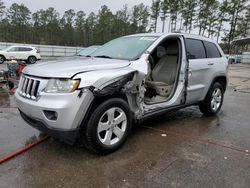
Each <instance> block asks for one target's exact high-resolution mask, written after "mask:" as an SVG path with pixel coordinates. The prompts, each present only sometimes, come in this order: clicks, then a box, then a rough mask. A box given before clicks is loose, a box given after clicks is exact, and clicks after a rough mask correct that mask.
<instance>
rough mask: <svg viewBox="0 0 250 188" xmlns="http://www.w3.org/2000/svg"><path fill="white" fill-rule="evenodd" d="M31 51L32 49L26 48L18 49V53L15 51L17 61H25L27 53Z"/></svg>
mask: <svg viewBox="0 0 250 188" xmlns="http://www.w3.org/2000/svg"><path fill="white" fill-rule="evenodd" d="M31 51H32V48H28V47H18V51H17V53H16V54H17V55H16V56H17V59H20V60H27V59H28V56H29V53H30V52H31Z"/></svg>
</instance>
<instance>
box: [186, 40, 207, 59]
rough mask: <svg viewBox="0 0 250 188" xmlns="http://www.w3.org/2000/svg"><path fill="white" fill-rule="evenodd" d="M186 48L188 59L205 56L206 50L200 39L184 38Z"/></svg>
mask: <svg viewBox="0 0 250 188" xmlns="http://www.w3.org/2000/svg"><path fill="white" fill-rule="evenodd" d="M186 48H187V56H188V59H203V58H206V52H205V48H204V45H203V43H202V41H201V40H196V39H186Z"/></svg>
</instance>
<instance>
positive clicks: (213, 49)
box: [204, 41, 221, 58]
mask: <svg viewBox="0 0 250 188" xmlns="http://www.w3.org/2000/svg"><path fill="white" fill-rule="evenodd" d="M204 45H205V48H206V51H207V57H208V58H217V57H221V54H220V51H219V49H218V48H217V46H216V45H215V44H214V43H212V42H207V41H204Z"/></svg>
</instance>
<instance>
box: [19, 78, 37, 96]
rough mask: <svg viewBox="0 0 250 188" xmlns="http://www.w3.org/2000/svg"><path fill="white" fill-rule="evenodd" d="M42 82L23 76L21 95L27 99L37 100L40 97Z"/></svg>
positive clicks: (20, 87) (20, 86)
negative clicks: (39, 90) (39, 91)
mask: <svg viewBox="0 0 250 188" xmlns="http://www.w3.org/2000/svg"><path fill="white" fill-rule="evenodd" d="M39 85H40V81H39V80H36V79H33V78H30V77H26V76H23V77H22V79H21V80H20V85H19V94H20V95H21V96H23V97H25V98H29V99H33V100H36V99H37V96H38V89H39Z"/></svg>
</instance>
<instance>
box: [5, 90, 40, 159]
mask: <svg viewBox="0 0 250 188" xmlns="http://www.w3.org/2000/svg"><path fill="white" fill-rule="evenodd" d="M1 107H4V108H1ZM8 107H15V102H14V98H13V94H10V93H9V92H8V91H7V89H4V88H0V158H2V157H5V156H6V155H8V154H10V153H13V152H15V151H17V150H19V149H21V148H23V147H24V146H26V145H29V144H31V143H32V142H34V141H36V140H38V139H39V138H40V137H41V136H42V135H41V134H40V132H39V131H37V130H36V129H34V128H32V127H30V126H29V125H27V123H25V122H24V121H23V120H22V118H21V117H20V114H19V112H18V110H17V109H16V108H8Z"/></svg>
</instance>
